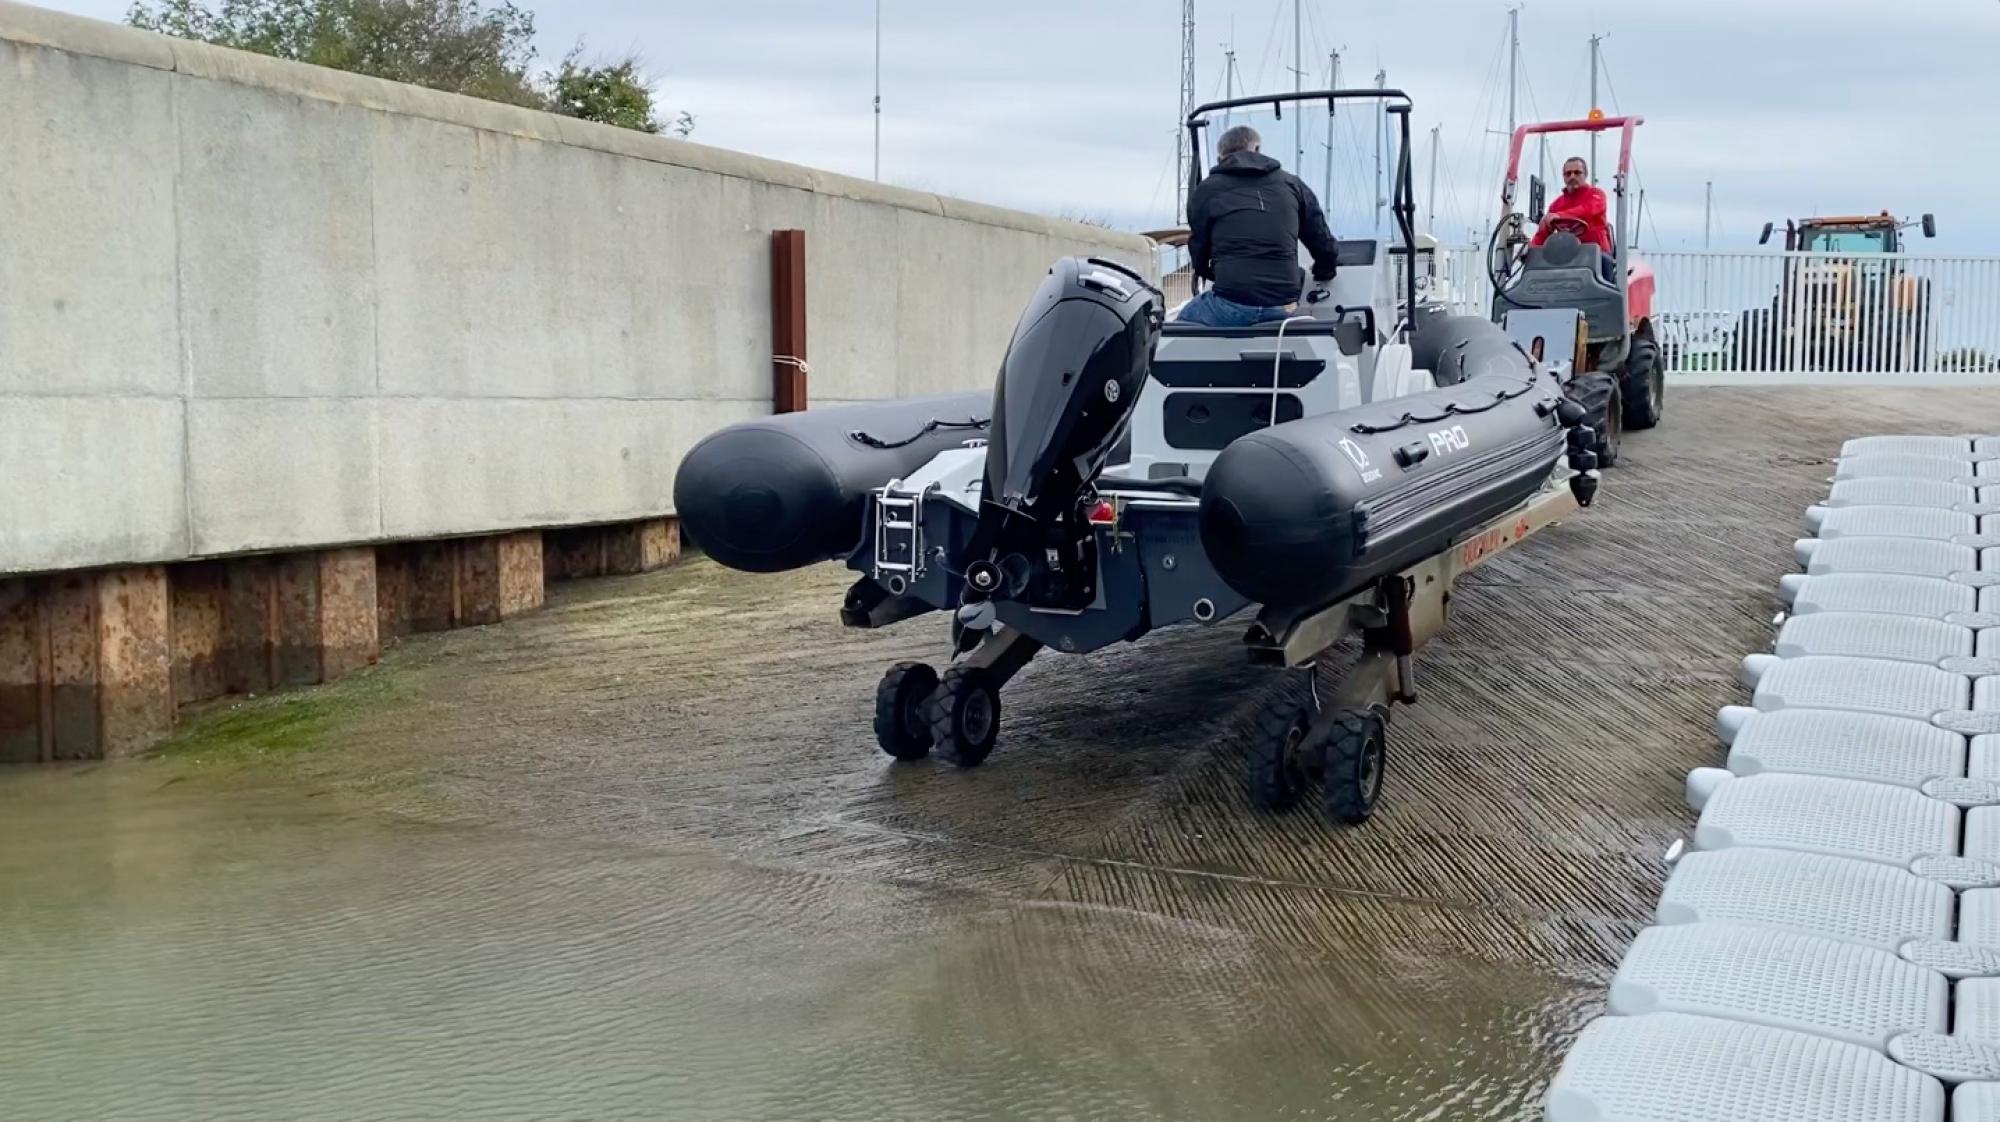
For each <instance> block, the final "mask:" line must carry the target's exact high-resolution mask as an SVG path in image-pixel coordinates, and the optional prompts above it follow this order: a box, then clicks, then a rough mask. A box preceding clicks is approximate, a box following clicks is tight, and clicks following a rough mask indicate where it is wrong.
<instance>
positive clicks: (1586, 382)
mask: <svg viewBox="0 0 2000 1122" xmlns="http://www.w3.org/2000/svg"><path fill="white" fill-rule="evenodd" d="M1563 392H1565V393H1567V394H1568V395H1569V396H1570V398H1571V400H1573V401H1575V402H1576V403H1577V404H1578V405H1581V406H1583V423H1584V424H1586V425H1589V426H1590V428H1591V431H1593V432H1595V433H1596V434H1597V447H1596V448H1595V449H1594V451H1595V452H1596V453H1597V466H1598V467H1600V468H1608V467H1611V466H1612V465H1614V464H1616V463H1617V462H1618V446H1619V444H1620V443H1621V437H1622V436H1623V435H1624V429H1625V423H1624V422H1625V416H1624V401H1623V395H1621V394H1620V393H1619V392H1618V379H1617V378H1615V377H1613V376H1612V375H1610V374H1608V373H1606V372H1604V371H1602V370H1586V371H1584V372H1583V373H1581V374H1578V375H1577V376H1576V377H1574V378H1571V379H1570V382H1569V385H1568V386H1565V387H1564V388H1563Z"/></svg>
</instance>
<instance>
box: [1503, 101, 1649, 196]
mask: <svg viewBox="0 0 2000 1122" xmlns="http://www.w3.org/2000/svg"><path fill="white" fill-rule="evenodd" d="M1645 123H1646V118H1644V117H1599V118H1597V119H1596V120H1591V119H1589V118H1585V119H1584V120H1580V121H1543V122H1541V123H1540V124H1534V125H1522V126H1521V127H1520V128H1517V129H1515V130H1514V139H1513V142H1512V145H1511V146H1510V147H1509V148H1508V150H1507V182H1508V183H1509V184H1510V185H1511V184H1512V183H1514V182H1515V181H1516V180H1518V179H1520V178H1521V148H1522V146H1523V145H1524V144H1525V143H1526V142H1527V139H1528V137H1529V135H1530V134H1532V133H1549V132H1609V131H1611V130H1612V129H1617V130H1619V137H1618V174H1619V176H1620V177H1621V178H1622V177H1623V176H1625V175H1627V174H1629V173H1630V172H1631V170H1632V130H1634V129H1636V128H1638V127H1639V126H1640V125H1643V124H1645Z"/></svg>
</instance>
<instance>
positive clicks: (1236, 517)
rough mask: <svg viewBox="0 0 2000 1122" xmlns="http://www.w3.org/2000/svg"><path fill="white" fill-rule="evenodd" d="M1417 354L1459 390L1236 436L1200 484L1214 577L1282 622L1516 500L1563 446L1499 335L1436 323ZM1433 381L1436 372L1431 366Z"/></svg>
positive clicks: (1538, 388)
mask: <svg viewBox="0 0 2000 1122" xmlns="http://www.w3.org/2000/svg"><path fill="white" fill-rule="evenodd" d="M1419 332H1420V333H1422V334H1424V335H1427V336H1431V337H1429V338H1425V339H1422V340H1419V341H1413V343H1412V350H1413V351H1416V352H1417V353H1420V354H1424V355H1426V356H1427V357H1429V358H1430V359H1431V361H1433V362H1434V363H1440V364H1446V365H1448V366H1449V367H1450V368H1451V369H1452V371H1453V374H1454V375H1457V374H1461V373H1462V374H1463V375H1464V377H1463V380H1461V381H1457V382H1456V383H1455V384H1452V385H1447V386H1445V387H1443V388H1441V389H1436V390H1432V391H1429V392H1427V393H1420V394H1412V395H1410V396H1408V397H1400V398H1395V399H1393V400H1390V401H1382V402H1375V403H1372V404H1368V405H1362V406H1359V407H1356V408H1354V409H1344V410H1341V411H1339V412H1336V413H1322V414H1319V415H1317V416H1313V417H1303V418H1300V419H1299V420H1296V421H1287V422H1285V423H1283V424H1280V425H1276V426H1274V427H1272V428H1267V429H1262V430H1260V431H1257V432H1253V433H1250V434H1249V435H1247V436H1243V437H1240V438H1238V439H1237V440H1235V441H1233V442H1231V443H1230V445H1229V446H1228V447H1227V448H1224V449H1223V450H1222V452H1221V453H1220V454H1219V455H1217V456H1216V458H1215V462H1214V463H1213V464H1211V465H1210V467H1209V469H1208V474H1207V477H1206V478H1205V479H1204V480H1203V483H1202V496H1201V543H1202V547H1203V549H1204V550H1205V551H1206V552H1207V554H1208V557H1209V561H1210V563H1211V564H1213V565H1214V567H1215V570H1216V573H1217V574H1218V575H1220V576H1221V577H1222V579H1223V580H1224V582H1226V583H1227V584H1228V585H1229V587H1231V588H1233V589H1235V590H1236V591H1237V592H1238V593H1240V594H1241V595H1243V596H1246V597H1248V598H1249V599H1250V600H1252V601H1254V602H1256V603H1259V604H1263V605H1265V606H1267V607H1272V608H1277V609H1280V610H1288V609H1298V610H1308V609H1313V608H1318V607H1322V606H1324V605H1327V604H1331V603H1333V602H1335V601H1337V600H1339V599H1340V598H1342V597H1344V596H1347V595H1349V594H1351V593H1353V592H1355V591H1357V590H1359V589H1361V588H1363V587H1365V586H1367V585H1368V584H1369V583H1370V582H1372V581H1374V580H1377V579H1380V578H1381V577H1384V576H1388V575H1390V574H1392V573H1395V572H1398V571H1400V570H1402V569H1404V568H1407V567H1408V566H1410V565H1412V564H1415V563H1416V562H1418V561H1421V560H1423V559H1424V558H1426V557H1430V556H1432V555H1434V554H1437V553H1440V552H1442V551H1444V550H1445V549H1447V548H1449V547H1450V546H1451V545H1452V544H1453V543H1454V542H1456V541H1457V540H1459V539H1460V538H1462V537H1463V536H1464V535H1466V534H1467V533H1468V532H1470V531H1472V530H1474V529H1477V528H1478V527H1479V526H1480V525H1482V524H1484V523H1486V522H1488V521H1491V520H1492V519H1494V518H1497V517H1499V516H1500V515H1501V514H1503V513H1505V512H1506V511H1507V510H1508V509H1509V508H1511V507H1513V506H1516V505H1518V504H1519V503H1521V502H1524V501H1525V500H1526V499H1527V498H1528V497H1529V496H1530V495H1532V494H1533V493H1534V492H1535V490H1536V489H1537V488H1538V487H1540V486H1541V485H1542V484H1543V483H1545V482H1546V481H1547V480H1548V478H1549V476H1550V473H1551V472H1553V471H1554V470H1555V465H1556V461H1557V460H1558V459H1559V458H1561V456H1562V455H1563V453H1564V451H1565V447H1566V445H1567V443H1568V438H1567V433H1568V429H1567V427H1566V426H1565V425H1564V424H1563V422H1562V421H1561V419H1560V417H1559V407H1560V405H1561V403H1562V401H1563V397H1562V389H1561V387H1560V386H1559V385H1558V384H1557V382H1556V380H1555V378H1554V377H1553V376H1551V375H1548V374H1546V373H1538V372H1536V371H1535V369H1534V368H1533V366H1532V365H1531V364H1530V363H1529V361H1528V357H1527V355H1525V354H1523V353H1522V352H1521V350H1520V349H1519V348H1518V347H1516V346H1515V345H1514V343H1513V341H1512V340H1510V339H1508V338H1507V336H1506V334H1505V333H1504V332H1503V331H1501V330H1500V329H1499V328H1498V327H1496V326H1494V325H1493V324H1491V323H1489V322H1487V321H1486V320H1483V319H1479V318H1477V317H1472V316H1450V317H1436V318H1432V319H1430V320H1429V321H1428V322H1426V323H1424V324H1422V325H1421V326H1420V327H1419ZM1432 369H1433V370H1436V369H1437V367H1436V366H1433V367H1432Z"/></svg>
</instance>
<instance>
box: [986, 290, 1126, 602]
mask: <svg viewBox="0 0 2000 1122" xmlns="http://www.w3.org/2000/svg"><path fill="white" fill-rule="evenodd" d="M1165 303H1166V301H1165V298H1164V296H1162V294H1161V293H1160V291H1159V290H1158V289H1156V288H1154V287H1153V286H1152V285H1150V284H1148V283H1147V282H1146V280H1145V278H1143V277H1141V276H1140V275H1139V274H1138V273H1136V272H1134V271H1132V270H1131V269H1129V268H1127V267H1126V266H1124V265H1120V264H1118V263H1116V262H1112V261H1104V260H1100V259H1098V258H1094V257H1090V258H1085V257H1065V258H1063V259H1062V260H1060V261H1057V262H1056V263H1055V265H1054V266H1053V267H1051V268H1050V269H1049V274H1048V276H1047V278H1045V279H1044V280H1043V281H1042V283H1041V287H1039V288H1037V289H1036V290H1035V295H1034V297H1033V298H1032V299H1031V300H1030V301H1029V302H1028V307H1027V310H1026V311H1024V312H1023V313H1022V315H1021V319H1020V322H1019V323H1018V324H1017V325H1016V326H1015V328H1014V337H1013V339H1012V341H1011V342H1009V343H1008V345H1007V355H1006V358H1005V359H1003V360H1002V362H1001V366H1000V377H999V381H998V383H997V384H996V385H995V387H994V390H993V423H992V427H991V429H990V430H989V432H988V443H987V448H986V472H985V491H984V496H983V499H982V501H981V504H980V512H979V525H978V528H977V529H976V531H975V532H974V534H973V538H972V542H971V549H970V550H969V552H968V556H969V557H970V558H972V559H973V561H972V564H971V566H970V567H968V569H967V574H966V575H967V579H968V586H969V594H970V595H971V596H973V597H974V598H993V597H1021V596H1023V595H1027V594H1029V592H1030V589H1035V590H1037V591H1038V593H1039V594H1037V595H1033V596H1031V597H1030V598H1031V599H1035V600H1037V601H1038V602H1040V601H1043V600H1045V599H1054V600H1056V601H1065V602H1066V601H1071V600H1074V598H1075V597H1076V596H1078V595H1085V596H1087V595H1088V592H1087V591H1086V590H1087V589H1088V588H1089V587H1090V582H1091V580H1094V574H1089V573H1086V572H1083V571H1082V570H1083V569H1087V568H1088V567H1089V561H1088V559H1086V558H1084V557H1083V556H1081V554H1082V553H1083V552H1087V547H1088V545H1089V542H1088V540H1087V539H1089V537H1090V535H1091V531H1090V529H1089V526H1088V524H1087V520H1086V519H1085V518H1084V516H1083V512H1082V511H1081V510H1080V504H1081V503H1082V502H1083V500H1084V499H1085V498H1086V496H1088V495H1089V493H1090V485H1091V483H1092V482H1093V481H1094V480H1095V479H1096V478H1097V475H1098V473H1099V472H1100V471H1102V470H1103V468H1104V463H1105V460H1106V459H1108V458H1109V456H1110V455H1111V451H1112V449H1113V448H1115V447H1116V446H1117V444H1118V442H1119V441H1120V440H1121V439H1122V438H1123V437H1124V435H1125V432H1126V429H1127V428H1128V427H1129V426H1130V424H1131V419H1132V409H1133V406H1134V405H1135V404H1136V403H1137V402H1138V398H1139V391H1140V390H1141V389H1143V388H1144V387H1145V384H1146V376H1147V373H1148V371H1150V370H1151V368H1152V363H1153V351H1154V347H1155V345H1156V344H1157V342H1158V339H1159V334H1160V326H1161V323H1162V322H1163V320H1164V318H1165ZM1051 606H1053V605H1051Z"/></svg>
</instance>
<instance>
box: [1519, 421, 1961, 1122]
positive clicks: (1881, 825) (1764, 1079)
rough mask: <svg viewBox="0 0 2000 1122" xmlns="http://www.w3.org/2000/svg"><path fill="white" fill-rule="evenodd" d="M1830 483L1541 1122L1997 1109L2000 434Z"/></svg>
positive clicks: (1921, 441)
mask: <svg viewBox="0 0 2000 1122" xmlns="http://www.w3.org/2000/svg"><path fill="white" fill-rule="evenodd" d="M1835 476H1836V478H1835V481H1834V482H1833V485H1832V488H1831V490H1830V492H1829V494H1828V496H1827V499H1826V500H1825V502H1824V503H1823V504H1821V505H1818V506H1814V507H1812V508H1811V509H1810V510H1808V511H1807V512H1805V516H1804V521H1805V527H1806V530H1807V532H1808V533H1810V534H1812V535H1813V536H1812V537H1809V538H1806V539H1803V540H1801V541H1800V542H1798V544H1797V550H1796V552H1797V555H1798V559H1799V562H1800V567H1801V569H1802V572H1801V573H1799V574H1797V575H1794V576H1788V577H1786V578H1784V579H1783V581H1782V583H1781V587H1780V588H1779V590H1778V592H1779V597H1780V599H1781V600H1782V601H1783V603H1784V604H1785V605H1786V606H1787V615H1786V617H1785V618H1783V622H1782V626H1781V627H1780V628H1779V629H1778V631H1777V633H1776V635H1775V637H1774V641H1773V643H1772V647H1771V649H1770V651H1769V652H1760V653H1755V654H1751V655H1750V656H1749V657H1747V658H1745V659H1744V660H1743V666H1742V677H1743V681H1744V683H1745V686H1746V689H1747V693H1746V696H1745V698H1744V703H1743V704H1741V705H1734V706H1729V707H1726V708H1725V709H1723V710H1722V711H1721V713H1719V714H1718V717H1717V721H1716V727H1717V731H1718V733H1719V735H1720V737H1721V740H1722V742H1723V745H1724V747H1725V748H1726V750H1727V751H1726V755H1725V757H1724V759H1723V760H1722V765H1721V766H1720V767H1712V768H1698V769H1696V770H1695V771H1694V772H1692V773H1691V774H1690V775H1689V776H1688V800H1689V803H1690V805H1691V806H1692V807H1694V809H1695V810H1696V811H1697V812H1698V814H1699V819H1698V820H1697V822H1696V823H1695V827H1694V830H1693V833H1692V836H1691V838H1690V839H1689V840H1687V841H1685V842H1682V843H1676V846H1675V855H1676V856H1675V857H1674V867H1673V874H1672V876H1670V877H1669V878H1668V881H1667V884H1666V886H1665V888H1664V889H1663V890H1662V892H1661V896H1660V901H1659V907H1658V909H1657V912H1656V914H1655V918H1656V921H1657V922H1656V924H1655V925H1654V926H1652V927H1649V928H1647V929H1645V930H1644V931H1642V932H1641V933H1640V935H1639V937H1638V938H1637V939H1636V940H1634V942H1633V944H1632V946H1631V947H1630V948H1628V950H1627V951H1626V953H1625V956H1624V958H1623V960H1622V962H1621V963H1620V966H1619V968H1618V972H1617V975H1616V976H1615V977H1614V978H1613V980H1612V982H1611V986H1610V993H1609V995H1608V1001H1607V1003H1606V1012H1605V1015H1604V1016H1602V1017H1600V1018H1599V1019H1598V1020H1596V1021H1594V1022H1592V1023H1591V1024H1590V1025H1589V1026H1588V1027H1587V1028H1585V1029H1584V1031H1583V1033H1582V1034H1581V1035H1580V1036H1579V1038H1578V1040H1577V1042H1576V1044H1575V1046H1574V1047H1573V1048H1572V1049H1571V1051H1570V1053H1569V1055H1568V1057H1567V1059H1566V1060H1565V1062H1564V1064H1563V1067H1562V1070H1561V1072H1560V1073H1559V1074H1558V1075H1557V1077H1556V1079H1555V1081H1554V1083H1553V1085H1552V1086H1551V1087H1550V1090H1549V1094H1548V1098H1547V1100H1546V1107H1545V1111H1546V1117H1547V1118H1548V1119H1549V1120H1550V1122H1709V1120H1714V1122H1725V1120H1731V1122H1740V1120H1745V1119H1800V1120H1804V1119H1827V1120H1845V1119H1854V1120H1857V1122H1858V1120H1861V1119H1867V1120H1870V1122H1904V1120H1908V1122H1945V1120H1947V1119H1949V1120H1950V1122H1985V1120H1995V1122H2000V657H1996V656H2000V614H1996V613H2000V548H1996V546H2000V505H1995V504H1996V501H2000V488H1995V487H1994V486H1992V484H1993V483H1994V482H1996V481H2000V437H1971V436H1968V437H1934V436H1877V437H1863V438H1860V439H1856V440H1851V441H1848V442H1847V444H1846V446H1845V447H1844V448H1843V449H1842V454H1841V458H1840V462H1839V465H1838V468H1837V471H1836V473H1835Z"/></svg>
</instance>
